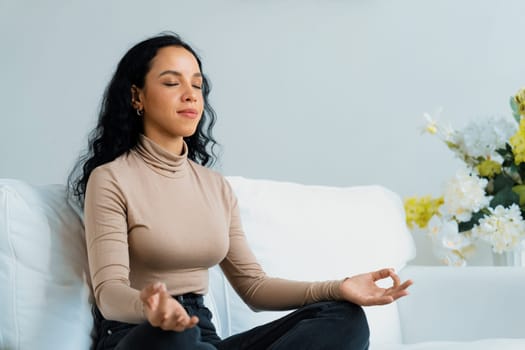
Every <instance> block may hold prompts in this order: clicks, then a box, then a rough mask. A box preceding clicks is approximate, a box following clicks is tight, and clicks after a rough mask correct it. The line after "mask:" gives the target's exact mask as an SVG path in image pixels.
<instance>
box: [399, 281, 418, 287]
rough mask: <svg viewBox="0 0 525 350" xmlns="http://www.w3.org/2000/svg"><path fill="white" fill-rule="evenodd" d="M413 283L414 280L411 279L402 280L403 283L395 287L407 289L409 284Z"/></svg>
mask: <svg viewBox="0 0 525 350" xmlns="http://www.w3.org/2000/svg"><path fill="white" fill-rule="evenodd" d="M413 284H414V281H412V280H406V281H405V282H403V284H401V285H399V286H398V287H397V289H407V288H408V287H410V286H411V285H413Z"/></svg>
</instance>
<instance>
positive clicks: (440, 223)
mask: <svg viewBox="0 0 525 350" xmlns="http://www.w3.org/2000/svg"><path fill="white" fill-rule="evenodd" d="M427 229H428V231H427V232H428V234H429V236H430V238H431V239H432V242H433V243H434V247H433V250H434V255H436V256H437V257H438V258H439V260H441V262H442V263H444V264H445V265H453V266H465V265H466V261H465V255H466V254H465V252H466V250H467V248H469V247H471V246H472V241H471V240H470V238H468V237H467V235H465V234H460V233H459V232H458V223H457V221H455V220H449V219H444V218H442V217H440V216H438V215H434V216H433V217H432V218H431V219H430V221H429V222H428V225H427Z"/></svg>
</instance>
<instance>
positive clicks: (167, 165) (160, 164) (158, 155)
mask: <svg viewBox="0 0 525 350" xmlns="http://www.w3.org/2000/svg"><path fill="white" fill-rule="evenodd" d="M135 151H137V153H138V155H139V156H140V157H141V158H142V159H143V160H144V162H146V164H147V165H148V166H149V167H150V168H151V169H152V170H154V171H155V172H157V173H159V174H161V175H163V176H166V177H172V178H177V177H181V176H183V175H184V173H185V170H186V167H187V163H188V145H186V142H184V141H183V145H182V154H181V155H178V154H175V153H171V152H169V151H168V150H166V149H164V148H162V147H161V146H159V145H158V144H156V143H155V142H154V141H153V140H151V139H150V138H148V137H147V136H145V135H144V134H140V135H139V142H138V143H137V145H136V146H135Z"/></svg>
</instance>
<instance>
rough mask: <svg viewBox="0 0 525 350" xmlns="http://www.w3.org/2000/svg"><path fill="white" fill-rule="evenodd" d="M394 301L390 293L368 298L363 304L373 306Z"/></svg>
mask: <svg viewBox="0 0 525 350" xmlns="http://www.w3.org/2000/svg"><path fill="white" fill-rule="evenodd" d="M393 301H394V298H393V297H392V296H391V295H382V296H380V297H371V298H369V299H368V300H367V301H366V303H365V304H363V305H364V306H374V305H386V304H390V303H391V302H393Z"/></svg>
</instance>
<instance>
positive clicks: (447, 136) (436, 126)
mask: <svg viewBox="0 0 525 350" xmlns="http://www.w3.org/2000/svg"><path fill="white" fill-rule="evenodd" d="M442 111H443V108H442V107H440V108H438V110H437V111H436V113H434V115H435V116H436V117H433V116H432V115H431V114H430V113H423V117H424V118H425V119H426V120H427V123H426V125H425V126H424V127H423V128H422V132H423V133H429V134H431V135H436V134H437V136H439V138H441V139H442V140H443V141H444V142H448V141H450V140H452V138H453V134H454V133H455V131H454V130H453V129H452V127H451V126H450V125H441V124H440V123H439V122H438V118H439V115H441V112H442Z"/></svg>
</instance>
